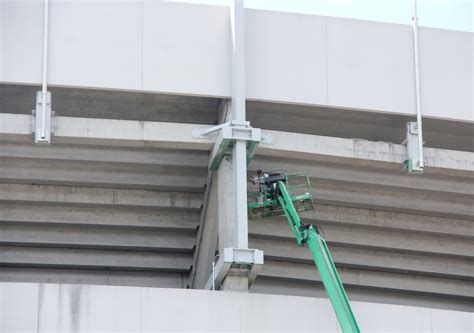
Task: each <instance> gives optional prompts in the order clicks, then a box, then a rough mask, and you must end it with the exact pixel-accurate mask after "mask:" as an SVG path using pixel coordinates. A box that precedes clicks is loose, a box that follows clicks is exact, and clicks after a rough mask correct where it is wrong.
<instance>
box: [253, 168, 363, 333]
mask: <svg viewBox="0 0 474 333" xmlns="http://www.w3.org/2000/svg"><path fill="white" fill-rule="evenodd" d="M251 181H252V183H253V184H255V185H258V186H259V190H258V191H256V192H252V193H250V197H251V198H249V204H248V211H249V217H250V218H263V217H270V216H278V215H285V216H286V218H287V219H288V222H289V224H290V228H291V230H292V231H293V234H294V235H295V237H296V242H297V244H298V246H304V245H305V244H307V245H308V248H309V249H310V251H311V253H312V254H313V258H314V262H315V263H316V267H317V269H318V271H319V274H320V275H321V279H322V281H323V285H324V288H325V289H326V292H327V294H328V297H329V299H330V300H331V304H332V306H333V309H334V312H335V313H336V316H337V319H338V321H339V325H340V326H341V328H342V330H343V331H344V332H360V329H359V325H358V324H357V320H356V318H355V316H354V313H353V312H352V308H351V305H350V303H349V299H348V297H347V294H346V292H345V290H344V286H343V285H342V282H341V279H340V278H339V274H338V273H337V270H336V266H335V265H334V261H333V260H332V257H331V254H330V253H329V249H328V247H327V245H326V241H325V240H324V238H323V237H322V236H321V233H320V232H319V230H318V228H317V227H316V226H315V225H312V224H307V225H305V224H303V223H302V222H301V219H300V217H299V214H298V212H301V211H306V210H310V209H313V196H312V194H311V186H310V183H309V177H308V175H307V174H305V173H299V174H292V175H289V174H288V173H287V172H286V171H285V170H281V171H273V172H269V173H263V172H261V171H260V170H259V171H258V174H257V175H256V176H254V177H253V179H252V180H251ZM252 199H253V200H252Z"/></svg>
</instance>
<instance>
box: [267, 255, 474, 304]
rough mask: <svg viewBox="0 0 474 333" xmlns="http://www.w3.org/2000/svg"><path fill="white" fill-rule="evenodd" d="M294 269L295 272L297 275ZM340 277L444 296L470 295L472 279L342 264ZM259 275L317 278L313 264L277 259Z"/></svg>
mask: <svg viewBox="0 0 474 333" xmlns="http://www.w3.org/2000/svg"><path fill="white" fill-rule="evenodd" d="M295 271H297V272H298V275H297V277H296V276H295V273H294V272H295ZM338 272H339V274H340V275H341V280H342V282H343V283H344V286H347V289H350V287H351V286H352V285H355V286H363V287H364V288H377V289H390V290H400V291H404V292H407V291H411V292H415V293H426V294H437V295H440V296H441V295H443V296H448V297H453V296H457V297H460V298H470V299H471V300H472V299H474V288H473V282H472V281H465V280H452V279H447V278H440V277H430V276H419V275H418V276H413V275H407V274H398V273H392V272H379V271H372V270H361V269H353V268H346V267H342V268H339V269H338ZM259 275H261V276H265V277H278V278H279V279H282V280H295V283H298V280H307V281H318V282H320V281H321V279H320V277H319V274H318V273H317V270H316V268H315V266H313V265H302V264H295V263H287V262H280V261H267V262H266V263H265V265H264V266H263V267H262V270H261V272H260V274H259Z"/></svg>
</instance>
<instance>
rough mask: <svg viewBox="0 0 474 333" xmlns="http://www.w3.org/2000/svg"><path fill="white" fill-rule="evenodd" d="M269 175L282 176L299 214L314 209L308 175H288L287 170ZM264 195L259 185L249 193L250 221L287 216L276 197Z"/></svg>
mask: <svg viewBox="0 0 474 333" xmlns="http://www.w3.org/2000/svg"><path fill="white" fill-rule="evenodd" d="M268 174H269V175H278V176H280V175H281V176H282V178H283V179H282V181H283V182H284V183H285V186H286V188H287V190H288V192H289V193H290V196H291V200H292V201H293V204H294V206H295V208H296V210H297V211H298V212H304V211H307V210H312V209H313V193H312V191H311V184H310V181H309V176H308V173H306V172H300V173H292V174H288V173H287V172H286V170H274V171H270V172H268ZM249 187H250V186H249ZM270 197H271V196H266V195H262V192H261V191H260V190H259V185H258V184H255V185H253V186H252V189H251V190H250V191H249V192H248V196H247V202H248V217H249V219H261V218H265V217H272V216H280V215H285V213H284V211H283V208H282V207H281V205H280V204H279V202H278V199H277V198H276V197H277V196H275V197H274V198H270Z"/></svg>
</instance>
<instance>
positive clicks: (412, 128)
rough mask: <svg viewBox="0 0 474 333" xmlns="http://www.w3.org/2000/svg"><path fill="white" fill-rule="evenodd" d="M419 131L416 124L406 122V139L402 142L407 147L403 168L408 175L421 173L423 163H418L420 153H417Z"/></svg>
mask: <svg viewBox="0 0 474 333" xmlns="http://www.w3.org/2000/svg"><path fill="white" fill-rule="evenodd" d="M419 135H420V134H419V131H418V123H416V122H408V123H407V131H406V139H405V141H403V143H404V144H406V146H407V159H406V160H405V161H404V162H403V164H404V167H405V168H406V169H407V170H408V172H410V173H422V172H423V163H422V162H420V151H419V142H418V140H419V137H418V136H419Z"/></svg>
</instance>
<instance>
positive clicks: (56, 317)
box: [24, 284, 141, 332]
mask: <svg viewBox="0 0 474 333" xmlns="http://www.w3.org/2000/svg"><path fill="white" fill-rule="evenodd" d="M24 285H26V286H29V284H24ZM140 303H141V290H140V288H103V287H102V286H93V285H60V284H40V285H39V300H38V303H37V304H39V311H38V318H39V323H38V330H37V331H38V332H58V331H62V332H71V331H74V332H81V331H82V332H91V331H96V332H115V331H124V332H132V331H140V320H141V307H140V305H141V304H140ZM35 331H36V329H35Z"/></svg>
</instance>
